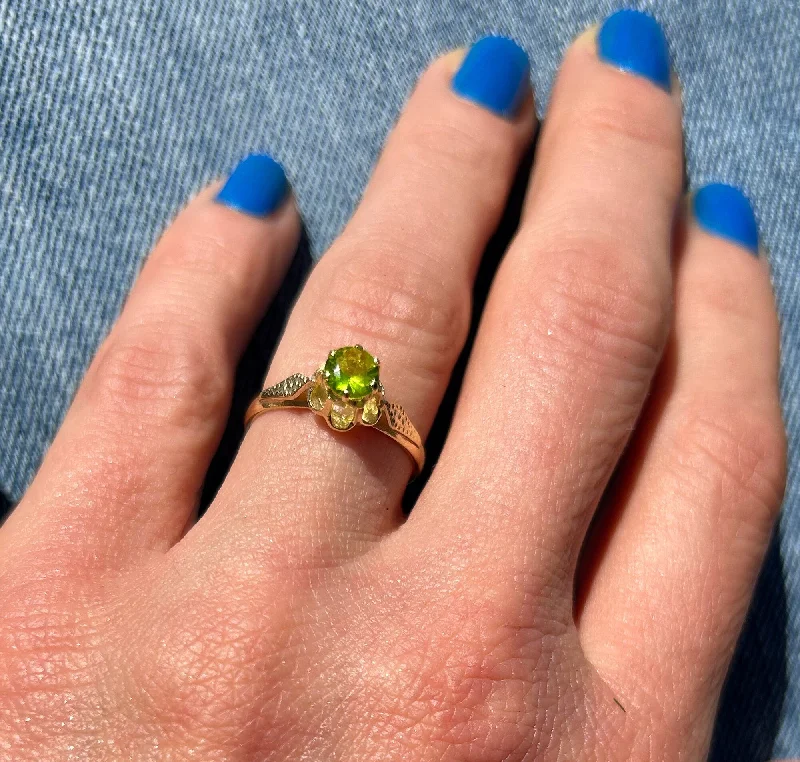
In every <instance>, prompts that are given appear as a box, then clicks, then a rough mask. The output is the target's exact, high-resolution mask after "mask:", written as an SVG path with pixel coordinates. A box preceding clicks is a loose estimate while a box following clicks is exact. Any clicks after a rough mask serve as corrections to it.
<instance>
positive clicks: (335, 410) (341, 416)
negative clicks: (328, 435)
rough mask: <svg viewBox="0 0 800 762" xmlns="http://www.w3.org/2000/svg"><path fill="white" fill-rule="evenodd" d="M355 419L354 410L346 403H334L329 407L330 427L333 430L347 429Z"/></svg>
mask: <svg viewBox="0 0 800 762" xmlns="http://www.w3.org/2000/svg"><path fill="white" fill-rule="evenodd" d="M355 417H356V409H355V408H354V407H353V406H352V405H349V404H348V403H346V402H334V403H333V406H332V407H331V416H330V418H331V425H332V426H333V428H334V429H341V430H344V429H349V428H350V427H351V426H352V425H353V421H354V420H355Z"/></svg>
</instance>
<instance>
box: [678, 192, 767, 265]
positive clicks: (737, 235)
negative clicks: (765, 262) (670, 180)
mask: <svg viewBox="0 0 800 762" xmlns="http://www.w3.org/2000/svg"><path fill="white" fill-rule="evenodd" d="M692 207H693V211H694V217H695V219H696V220H697V223H698V224H699V225H700V227H701V228H703V230H705V231H706V232H708V233H711V234H712V235H717V236H720V237H721V238H727V239H728V240H729V241H733V242H734V243H737V244H739V245H740V246H743V247H744V248H745V249H747V250H748V251H750V252H751V253H752V254H755V255H756V256H758V223H757V222H756V215H755V212H754V211H753V205H752V204H751V203H750V200H749V199H748V198H747V196H745V195H744V193H742V191H740V190H739V189H738V188H734V187H733V186H732V185H723V184H722V183H712V184H711V185H706V186H705V187H703V188H701V189H700V190H699V191H697V193H695V194H694V199H693V201H692Z"/></svg>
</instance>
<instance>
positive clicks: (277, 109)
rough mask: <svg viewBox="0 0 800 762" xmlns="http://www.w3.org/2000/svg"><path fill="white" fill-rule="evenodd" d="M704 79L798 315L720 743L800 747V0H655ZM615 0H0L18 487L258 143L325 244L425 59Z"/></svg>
mask: <svg viewBox="0 0 800 762" xmlns="http://www.w3.org/2000/svg"><path fill="white" fill-rule="evenodd" d="M637 5H638V7H641V8H645V9H647V10H649V11H650V12H651V13H653V14H654V15H655V16H656V17H657V18H658V19H659V20H660V21H662V22H663V24H664V27H665V29H666V32H667V35H668V37H669V39H670V44H671V48H672V52H673V56H674V59H675V62H676V66H677V69H678V71H679V74H680V76H681V79H682V82H683V86H684V99H685V110H686V140H687V153H688V168H689V172H690V175H691V180H692V184H693V185H694V186H695V187H697V186H699V185H700V184H703V183H705V182H709V181H716V180H721V181H725V182H729V183H733V184H737V185H741V186H742V187H743V188H744V189H745V190H746V191H747V192H748V195H749V196H750V197H751V198H752V199H753V200H754V202H755V205H756V208H757V211H758V214H759V221H760V224H761V228H762V231H763V235H764V239H765V242H766V246H767V248H768V249H769V251H770V254H771V262H772V267H773V272H774V280H775V287H776V290H777V295H778V301H779V304H780V310H781V315H782V320H783V393H784V402H785V411H786V420H787V423H788V426H789V430H790V435H791V437H790V438H791V454H790V460H791V464H792V467H791V474H790V481H789V490H788V494H787V499H786V504H785V511H784V515H783V519H782V522H781V526H780V530H779V535H778V542H777V544H776V546H775V548H774V549H773V552H772V553H771V555H770V558H769V561H768V565H767V568H766V571H765V574H764V576H763V577H762V584H761V586H760V588H759V593H758V596H757V601H756V605H755V609H754V612H755V615H754V617H753V618H752V620H751V622H750V624H749V626H748V629H747V633H746V635H745V638H744V642H743V646H742V649H743V650H742V652H741V654H740V657H739V658H738V659H737V666H736V668H735V670H734V673H733V676H732V678H731V681H730V684H729V686H728V690H727V692H726V698H725V700H724V701H723V707H722V715H721V719H720V722H719V725H718V732H717V735H716V745H715V749H716V751H715V755H714V759H719V760H723V759H724V760H726V762H739V761H741V762H753V760H761V759H767V758H768V757H769V755H770V753H772V754H774V756H776V757H777V756H784V757H788V756H800V479H799V478H798V477H799V476H800V474H798V470H797V460H798V458H797V456H798V446H800V441H799V440H798V434H800V396H798V394H797V392H798V389H799V388H800V299H798V291H799V290H800V285H798V284H800V279H798V272H799V271H800V260H799V259H798V255H799V254H800V251H798V244H799V242H800V235H799V231H800V203H798V195H799V194H798V188H799V187H800V130H799V129H798V125H800V98H798V90H799V89H800V69H799V68H798V62H800V4H798V3H797V2H796V1H795V0H758V2H755V0H663V1H662V2H649V3H639V4H637ZM615 7H616V5H615V4H614V3H613V2H611V1H610V0H559V2H550V3H545V2H543V0H491V2H490V1H489V0H442V1H441V2H430V0H331V1H330V2H320V1H319V0H293V1H291V2H290V1H289V0H195V1H194V2H188V3H186V2H175V1H174V0H140V1H139V2H130V0H80V1H78V0H75V1H74V2H66V1H65V0H0V304H2V316H1V317H0V371H2V372H1V373H0V489H2V490H3V491H4V492H5V493H6V494H7V495H8V496H9V497H10V499H11V500H12V501H13V500H16V499H18V498H19V497H20V495H21V494H22V493H23V491H24V489H25V487H26V485H27V483H28V482H29V480H30V479H31V477H32V474H33V473H34V471H35V469H36V467H37V465H38V464H39V462H40V460H41V457H42V455H43V453H44V451H45V449H46V447H47V445H48V443H49V441H50V440H51V438H52V436H53V434H54V432H55V431H56V429H57V427H58V425H59V422H60V419H61V417H62V415H63V412H64V410H65V409H66V407H67V405H68V403H69V400H70V397H71V395H72V393H73V391H74V389H75V386H76V384H77V383H78V381H79V380H80V378H81V375H82V374H83V372H84V369H85V368H86V365H87V363H88V362H89V359H90V357H91V356H92V353H93V351H94V350H95V348H96V346H97V344H98V342H99V341H100V339H101V337H102V336H103V334H104V333H105V331H106V330H107V329H108V327H109V325H110V324H111V323H112V321H113V319H114V317H115V315H116V314H117V311H118V309H119V307H120V305H121V303H122V300H123V298H124V296H125V293H126V291H127V289H128V288H129V286H130V284H131V281H132V279H133V277H134V273H135V271H136V269H137V267H138V266H139V264H140V263H141V261H142V258H143V257H144V256H145V254H146V253H147V251H148V250H149V248H150V246H151V244H152V243H153V242H154V240H155V239H156V237H157V235H158V233H159V232H160V231H161V229H162V228H163V227H164V225H165V223H166V221H167V220H168V219H169V218H170V217H171V215H172V214H173V213H174V212H175V211H176V210H177V209H178V208H179V206H180V205H181V204H182V202H183V201H184V200H185V199H186V198H187V197H188V196H189V195H190V194H191V193H192V192H193V191H195V190H196V189H198V188H199V187H200V186H201V185H202V184H204V183H205V182H206V181H208V180H210V179H211V178H212V177H214V176H216V175H220V174H222V173H224V172H226V171H228V170H229V169H230V168H231V167H233V166H234V165H235V163H236V161H237V160H238V159H239V158H240V157H241V156H243V155H244V154H246V153H249V152H251V151H267V152H269V153H271V154H272V155H274V156H275V157H277V158H278V159H279V160H280V161H281V162H282V163H283V165H284V166H285V167H286V170H287V173H288V175H289V177H290V180H291V181H292V184H293V186H294V188H295V191H296V194H297V197H298V200H299V204H300V207H301V209H302V211H303V214H304V218H305V222H306V225H307V227H308V231H309V235H310V239H311V242H312V246H313V250H314V252H315V253H316V254H319V253H321V252H323V251H324V250H325V248H326V247H327V246H328V244H330V242H331V240H332V239H333V238H334V236H335V235H336V233H337V232H338V231H339V229H340V228H341V227H342V225H343V224H344V222H345V220H346V219H347V218H348V216H349V215H350V213H351V212H352V210H353V207H354V205H355V204H356V202H357V200H358V197H359V194H360V192H361V190H362V188H363V186H364V183H365V181H366V179H367V177H368V174H369V171H370V168H371V166H372V164H373V162H374V160H375V157H376V155H377V153H378V151H379V149H380V146H381V143H382V141H383V139H384V137H385V135H386V133H387V130H388V129H389V127H390V125H391V123H392V121H393V120H394V119H395V117H396V115H397V112H398V109H399V107H400V105H401V104H402V102H403V100H404V98H405V96H406V94H407V92H408V91H409V89H410V88H411V86H412V84H413V82H414V80H415V78H416V77H417V75H418V74H419V72H420V71H421V70H422V69H423V68H424V67H425V65H426V64H427V62H428V61H429V60H430V59H431V58H432V57H433V56H434V55H435V54H437V53H439V52H441V51H443V50H445V49H447V48H451V47H455V46H460V45H464V44H466V43H469V42H470V41H472V40H474V39H475V38H476V37H478V36H480V35H482V34H484V33H487V32H493V33H499V34H505V35H509V36H512V37H514V38H515V39H517V40H519V41H520V42H521V43H522V44H523V45H524V46H525V48H526V49H527V51H528V52H529V54H530V56H531V64H532V76H533V79H534V82H535V86H536V90H537V99H538V105H539V108H540V110H541V109H542V108H543V107H545V106H546V103H547V98H548V94H549V90H550V87H551V84H552V81H553V75H554V72H555V69H556V67H557V64H558V61H559V58H560V54H561V51H562V50H563V49H564V47H565V45H566V44H567V43H568V42H569V40H570V39H571V38H572V37H573V36H574V35H576V34H577V33H578V32H579V31H581V30H582V29H583V28H584V26H586V25H587V24H589V23H590V22H594V21H596V20H598V19H600V18H602V17H604V16H605V15H606V14H607V13H608V12H609V11H611V10H613V9H614V8H615Z"/></svg>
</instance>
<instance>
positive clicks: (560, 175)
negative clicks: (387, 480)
mask: <svg viewBox="0 0 800 762" xmlns="http://www.w3.org/2000/svg"><path fill="white" fill-rule="evenodd" d="M620 23H621V24H622V25H624V26H625V27H626V28H625V29H622V30H619V29H617V32H618V33H619V34H620V35H621V36H622V38H623V40H624V39H627V40H628V43H630V44H629V47H630V45H633V49H632V50H631V49H627V48H626V49H623V48H622V43H619V41H617V42H615V41H614V39H611V41H610V42H609V40H608V38H609V36H611V37H612V38H613V34H614V33H615V32H614V30H615V29H616V28H617V27H618V26H619V25H620ZM631 39H632V40H633V42H631ZM604 40H605V43H606V44H605V46H604V44H603V42H604ZM599 42H600V55H598V47H597V41H596V35H595V34H594V33H589V34H587V35H584V36H583V37H581V38H579V40H578V41H577V42H576V44H574V45H573V46H572V48H571V49H570V51H569V52H568V53H567V55H566V58H565V60H564V63H563V65H562V68H561V71H560V73H559V76H558V81H557V84H556V87H555V90H554V93H553V96H552V99H551V105H550V110H549V113H548V116H547V119H546V120H545V123H544V128H543V134H542V138H541V142H540V146H539V154H538V157H537V161H536V166H535V168H534V173H533V178H532V185H531V188H530V191H529V198H528V201H527V209H526V213H525V216H524V219H523V221H522V225H521V228H520V231H519V233H518V235H517V237H516V240H515V241H514V242H513V244H512V246H511V248H510V250H509V252H508V254H507V255H506V258H505V261H504V262H503V264H502V267H501V268H500V270H499V272H498V274H497V277H496V279H495V282H494V284H493V287H492V292H491V294H490V297H489V300H488V303H487V306H486V309H485V311H484V315H483V320H482V323H481V327H480V332H479V335H478V337H477V340H476V344H475V347H474V349H473V352H472V356H471V359H470V364H469V369H468V372H467V376H466V379H465V383H464V387H463V390H462V394H461V399H460V401H459V406H458V409H457V411H456V415H455V420H454V422H453V426H452V428H451V431H450V435H449V437H448V442H447V444H446V446H445V449H444V453H443V455H442V457H441V458H440V460H439V463H438V466H437V471H436V473H435V474H434V475H433V478H432V481H431V483H430V484H429V485H428V491H427V493H426V495H425V500H424V504H423V505H422V506H420V505H419V504H418V505H417V509H416V510H415V512H414V513H413V514H412V516H411V519H410V522H409V525H408V526H407V527H406V528H405V529H406V530H408V531H409V532H411V531H414V532H416V534H415V535H414V536H415V537H417V538H418V539H419V542H420V543H421V544H422V547H425V546H426V545H427V544H429V543H430V542H431V541H433V542H437V543H438V542H443V543H448V542H452V541H456V542H459V543H463V542H465V541H466V543H467V546H468V549H469V550H468V552H469V554H470V557H471V558H472V560H473V561H474V563H473V564H472V565H473V568H474V569H475V570H476V572H475V573H476V574H478V575H479V576H480V577H482V578H483V580H484V582H485V580H486V578H487V577H486V575H487V573H488V572H487V567H488V568H490V569H493V573H494V574H495V575H496V579H497V580H498V582H499V583H500V584H504V583H505V584H510V583H511V581H512V580H515V579H518V577H519V573H520V569H521V568H523V567H524V568H525V569H527V570H528V574H533V572H534V567H532V564H535V565H536V570H535V574H536V576H537V577H538V578H539V579H540V581H542V583H543V584H544V585H545V586H546V588H547V589H548V590H549V591H550V594H554V591H555V592H556V593H560V594H561V595H562V599H561V600H562V602H563V608H564V611H565V612H566V613H565V616H567V615H571V611H570V608H569V606H568V602H569V600H571V593H572V590H571V578H572V573H573V569H574V564H575V562H576V559H577V555H578V549H579V547H580V545H581V542H582V538H583V534H584V532H585V529H586V526H587V524H588V521H589V518H590V516H591V514H592V511H593V509H594V507H595V505H596V504H597V501H598V499H599V496H600V494H601V493H602V491H603V488H604V486H605V484H606V481H607V479H608V477H609V474H610V473H611V471H612V469H613V467H614V464H615V463H616V460H617V458H618V457H619V455H620V453H621V451H622V449H623V447H624V445H625V442H626V440H627V437H628V435H629V432H630V430H631V428H632V426H633V424H634V422H635V420H636V418H637V416H638V414H639V410H640V407H641V405H642V403H643V401H644V399H645V395H646V394H647V390H648V387H649V384H650V380H651V378H652V375H653V373H654V370H655V367H656V364H657V362H658V359H659V356H660V353H661V349H662V345H663V342H664V340H665V335H666V327H667V315H668V311H669V303H670V292H671V276H670V242H671V232H672V225H673V217H674V214H675V210H676V206H677V201H678V199H679V197H680V189H681V178H682V159H681V157H682V152H681V147H682V144H681V124H680V104H679V99H678V95H677V93H676V92H674V91H673V92H668V89H669V87H670V85H669V82H670V79H669V64H668V54H667V47H666V40H665V39H664V36H663V33H662V32H661V30H660V29H659V28H658V26H657V24H656V22H655V21H654V20H653V19H652V18H650V17H649V16H645V15H644V14H640V13H635V12H623V15H622V17H621V21H620V16H619V15H618V14H615V15H614V16H612V17H610V19H609V20H608V21H606V23H605V25H604V26H603V28H602V29H601V30H600V33H599ZM623 53H625V54H626V56H623V55H622V54H623ZM610 63H611V64H613V65H609V64H610ZM623 64H624V65H625V67H626V68H628V69H631V68H633V67H634V66H636V67H638V70H637V71H638V72H639V74H641V76H632V75H631V73H630V72H623V71H620V66H622V65H623ZM420 508H421V510H420ZM498 549H502V550H501V551H500V552H499V551H498ZM445 550H446V549H445ZM442 557H446V553H442ZM478 584H481V583H480V581H479V582H478ZM554 585H557V587H554Z"/></svg>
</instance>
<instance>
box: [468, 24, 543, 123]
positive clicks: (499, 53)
mask: <svg viewBox="0 0 800 762" xmlns="http://www.w3.org/2000/svg"><path fill="white" fill-rule="evenodd" d="M529 72H530V62H529V60H528V54H527V53H526V52H525V51H524V50H523V49H522V48H521V47H520V46H519V45H517V43H516V42H514V41H513V40H510V39H508V38H507V37H484V38H483V39H481V40H478V41H477V42H476V43H475V44H474V45H473V46H472V47H471V48H470V49H469V52H468V53H467V55H466V56H465V57H464V60H463V61H462V62H461V66H460V67H459V69H458V71H457V72H456V75H455V77H453V90H454V91H455V92H456V93H458V94H459V95H460V96H461V97H462V98H466V99H467V100H470V101H473V102H474V103H477V104H478V105H479V106H483V107H484V108H486V109H489V111H493V112H494V113H495V114H498V115H499V116H502V117H505V118H507V119H510V118H513V117H514V116H515V115H516V113H517V111H518V110H519V107H520V106H521V105H522V101H523V99H524V98H525V94H526V92H527V89H528V82H529V77H530V75H529Z"/></svg>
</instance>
